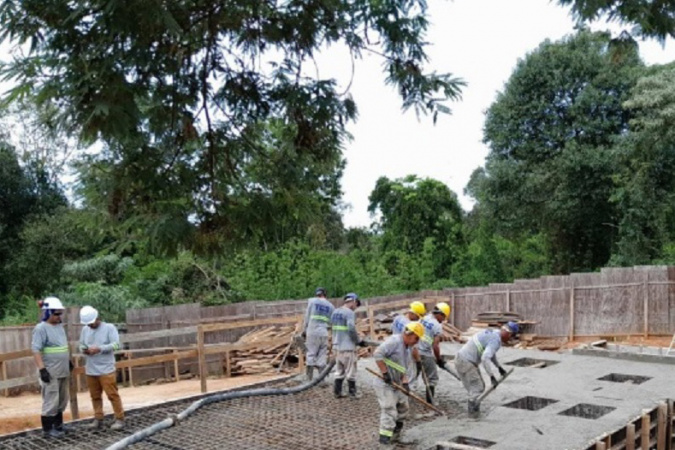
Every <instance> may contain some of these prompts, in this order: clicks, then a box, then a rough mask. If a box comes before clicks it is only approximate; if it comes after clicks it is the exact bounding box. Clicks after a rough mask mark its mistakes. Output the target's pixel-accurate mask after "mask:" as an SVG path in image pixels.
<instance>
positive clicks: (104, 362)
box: [80, 322, 120, 376]
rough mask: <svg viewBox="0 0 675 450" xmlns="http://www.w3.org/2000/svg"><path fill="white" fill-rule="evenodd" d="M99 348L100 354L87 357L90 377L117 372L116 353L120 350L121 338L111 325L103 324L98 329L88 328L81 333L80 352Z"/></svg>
mask: <svg viewBox="0 0 675 450" xmlns="http://www.w3.org/2000/svg"><path fill="white" fill-rule="evenodd" d="M89 347H98V348H100V349H101V352H100V353H97V354H95V355H85V360H86V365H85V373H86V374H87V375H90V376H100V375H108V374H110V373H113V372H115V354H114V353H113V352H115V351H116V350H119V349H120V336H119V334H118V333H117V328H115V325H113V324H111V323H106V322H101V324H100V325H99V326H98V327H96V328H91V327H89V326H86V327H84V328H82V333H80V351H83V350H84V349H86V348H89Z"/></svg>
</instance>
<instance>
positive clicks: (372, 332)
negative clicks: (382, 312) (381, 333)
mask: <svg viewBox="0 0 675 450" xmlns="http://www.w3.org/2000/svg"><path fill="white" fill-rule="evenodd" d="M368 323H369V325H370V339H372V340H375V315H374V314H373V307H372V306H370V305H369V306H368Z"/></svg>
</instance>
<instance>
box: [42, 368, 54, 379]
mask: <svg viewBox="0 0 675 450" xmlns="http://www.w3.org/2000/svg"><path fill="white" fill-rule="evenodd" d="M40 379H41V380H42V382H43V383H49V382H50V381H52V376H51V375H49V371H48V370H47V369H45V368H44V367H43V368H42V369H40Z"/></svg>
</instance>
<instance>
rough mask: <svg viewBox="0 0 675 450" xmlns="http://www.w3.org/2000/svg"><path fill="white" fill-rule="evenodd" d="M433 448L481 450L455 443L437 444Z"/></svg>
mask: <svg viewBox="0 0 675 450" xmlns="http://www.w3.org/2000/svg"><path fill="white" fill-rule="evenodd" d="M435 448H442V449H443V450H446V449H448V450H481V449H482V447H474V446H473V445H466V444H458V443H456V442H439V443H437V444H436V447H435Z"/></svg>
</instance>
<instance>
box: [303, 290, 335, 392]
mask: <svg viewBox="0 0 675 450" xmlns="http://www.w3.org/2000/svg"><path fill="white" fill-rule="evenodd" d="M334 310H335V307H334V306H333V304H332V303H331V302H329V301H328V300H326V290H325V289H324V288H322V287H319V288H316V291H314V297H312V298H310V299H309V303H308V304H307V311H306V312H305V318H304V320H303V323H302V338H303V339H304V340H305V346H306V347H307V380H309V381H311V380H312V378H313V377H314V368H315V367H316V368H317V370H318V371H319V372H321V370H322V369H323V367H324V366H325V365H326V364H327V362H328V325H329V324H330V318H331V316H332V315H333V311H334Z"/></svg>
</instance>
